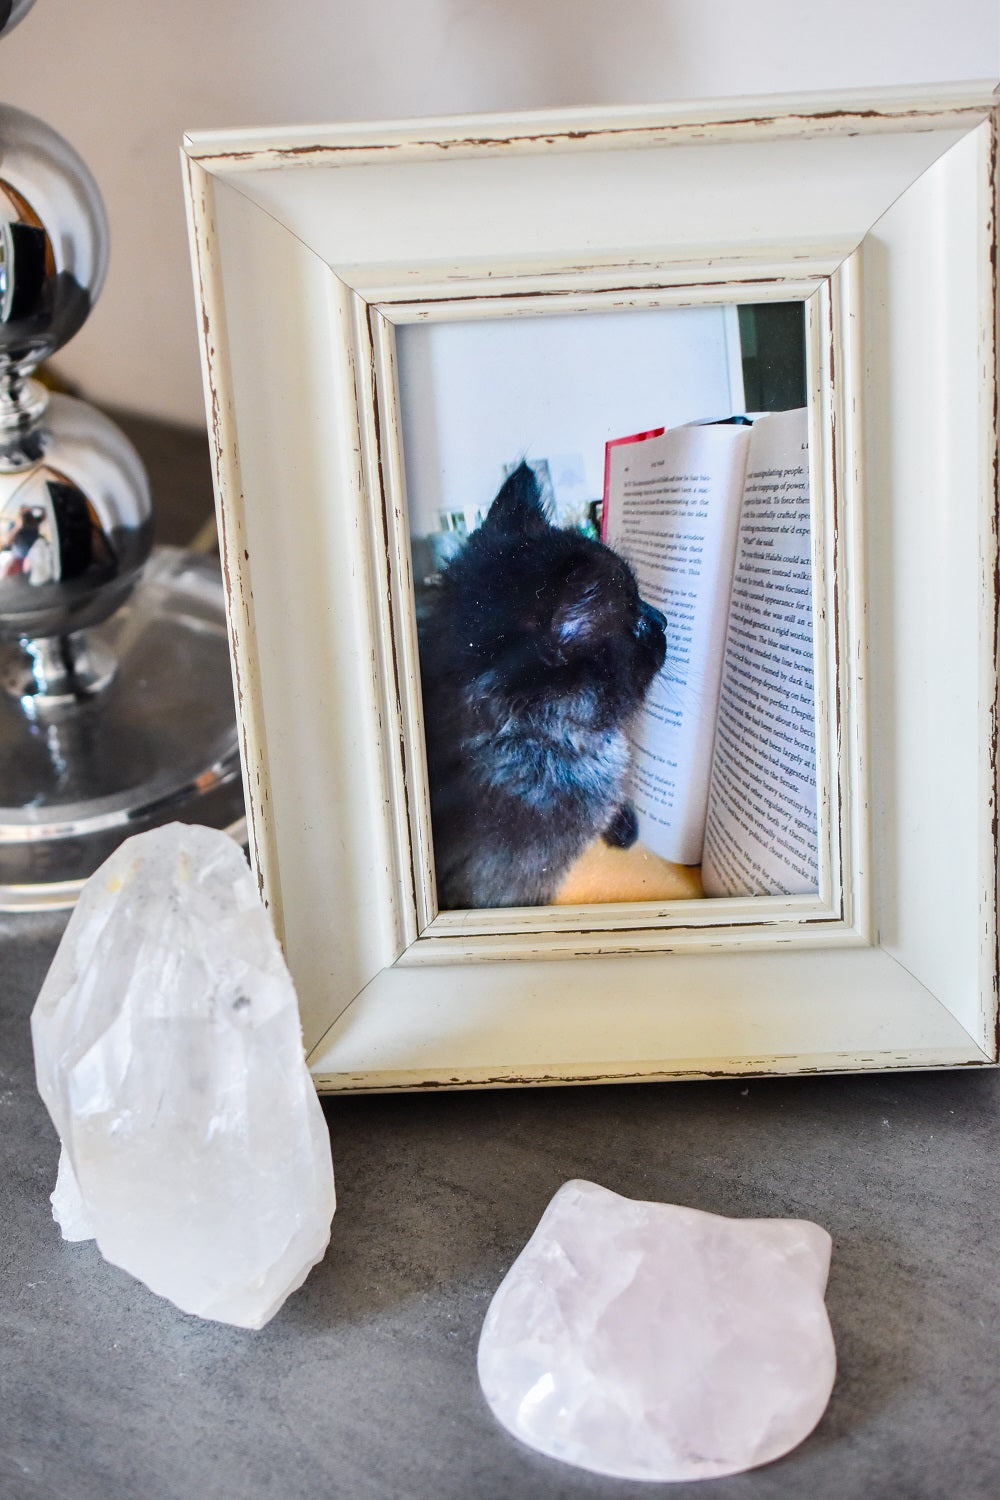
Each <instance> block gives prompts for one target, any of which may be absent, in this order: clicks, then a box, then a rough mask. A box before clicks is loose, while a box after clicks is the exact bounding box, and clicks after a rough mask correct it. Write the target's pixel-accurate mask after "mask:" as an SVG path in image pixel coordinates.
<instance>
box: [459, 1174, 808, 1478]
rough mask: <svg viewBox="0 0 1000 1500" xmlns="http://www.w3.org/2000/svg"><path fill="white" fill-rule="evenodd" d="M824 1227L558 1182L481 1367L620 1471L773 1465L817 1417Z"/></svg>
mask: <svg viewBox="0 0 1000 1500" xmlns="http://www.w3.org/2000/svg"><path fill="white" fill-rule="evenodd" d="M830 1249H831V1245H830V1236H829V1235H828V1234H827V1232H826V1230H825V1229H821V1228H820V1227H819V1225H817V1224H811V1223H808V1222H806V1221H802V1220H793V1219H788V1220H784V1219H726V1218H721V1217H719V1216H717V1215H715V1214H709V1213H703V1212H701V1211H700V1210H698V1209H692V1208H679V1207H675V1206H673V1205H671V1204H665V1203H642V1202H636V1201H634V1200H632V1199H630V1198H623V1197H620V1196H619V1195H618V1194H617V1193H612V1192H609V1191H608V1190H607V1189H606V1188H602V1187H598V1186H597V1185H596V1184H595V1183H591V1182H579V1181H577V1182H567V1183H565V1184H564V1185H563V1187H561V1188H560V1189H559V1191H558V1192H557V1193H556V1194H555V1196H554V1197H553V1199H552V1201H551V1203H550V1204H549V1206H548V1208H547V1209H546V1211H545V1213H544V1214H543V1216H542V1218H541V1221H540V1222H539V1225H538V1228H537V1229H536V1230H535V1233H534V1234H533V1235H532V1237H531V1239H530V1240H529V1241H528V1244H527V1245H526V1246H525V1248H524V1250H523V1251H522V1252H521V1254H520V1256H519V1257H518V1259H517V1260H516V1261H515V1263H514V1265H513V1267H512V1268H511V1270H510V1272H509V1273H508V1275H507V1276H506V1278H505V1279H504V1281H503V1282H502V1283H501V1285H500V1287H499V1289H498V1291H497V1293H496V1295H495V1296H494V1298H493V1301H492V1303H491V1304H490V1308H489V1311H488V1313H487V1315H486V1321H485V1323H484V1325H483V1331H482V1335H481V1338H480V1343H479V1379H480V1384H481V1385H482V1388H483V1393H484V1395H485V1397H486V1400H487V1402H488V1403H489V1405H490V1408H491V1409H492V1411H493V1413H494V1415H495V1416H496V1417H497V1418H498V1420H499V1421H500V1422H502V1423H503V1425H504V1426H505V1427H506V1428H508V1429H509V1430H510V1431H511V1432H512V1433H513V1434H514V1436H515V1437H518V1438H520V1439H521V1441H522V1442H524V1443H527V1444H529V1445H530V1446H531V1447H533V1448H536V1449H538V1450H539V1451H540V1452H542V1453H546V1454H548V1455H549V1456H550V1457H552V1458H559V1459H563V1460H564V1461H565V1462H567V1463H572V1464H577V1465H579V1466H580V1467H581V1468H584V1469H591V1470H593V1471H595V1472H596V1473H599V1474H608V1475H613V1476H615V1477H617V1478H622V1479H649V1480H658V1481H661V1482H664V1481H669V1480H686V1479H708V1478H717V1477H719V1476H721V1475H725V1474H735V1473H739V1472H740V1471H741V1470H744V1469H749V1468H753V1467H755V1466H756V1465H758V1464H763V1463H768V1462H769V1461H771V1460H772V1459H776V1458H779V1457H780V1456H781V1455H782V1454H784V1453H787V1452H788V1451H789V1449H791V1448H794V1447H795V1446H796V1444H798V1443H800V1442H801V1441H802V1439H803V1438H804V1437H806V1436H807V1435H808V1434H809V1433H810V1432H811V1431H812V1429H813V1428H814V1427H815V1425H816V1423H817V1422H818V1421H819V1419H820V1417H821V1416H822V1414H823V1412H824V1410H825V1409H826V1405H827V1402H828V1401H829V1399H830V1392H831V1390H832V1388H833V1381H834V1376H835V1373H836V1354H835V1350H834V1344H833V1335H832V1333H831V1331H830V1323H829V1319H828V1318H827V1314H826V1307H825V1304H824V1300H823V1298H824V1292H825V1289H826V1281H827V1275H828V1272H829V1266H830Z"/></svg>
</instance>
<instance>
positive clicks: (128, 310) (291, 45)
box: [0, 0, 1000, 422]
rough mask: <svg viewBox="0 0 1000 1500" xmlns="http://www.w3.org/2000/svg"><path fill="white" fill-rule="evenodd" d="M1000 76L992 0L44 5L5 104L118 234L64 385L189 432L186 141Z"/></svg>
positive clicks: (65, 362)
mask: <svg viewBox="0 0 1000 1500" xmlns="http://www.w3.org/2000/svg"><path fill="white" fill-rule="evenodd" d="M997 76H1000V6H998V4H997V0H882V3H881V4H875V3H873V0H839V3H837V4H835V5H826V4H819V3H813V4H809V3H803V0H756V3H754V4H739V3H737V0H617V3H616V4H614V5H612V4H611V3H610V0H481V3H479V4H474V3H471V0H280V3H277V4H276V3H274V0H266V3H265V0H170V3H165V0H87V3H86V4H80V0H36V4H35V7H34V9H33V10H32V11H31V12H30V13H29V14H28V16H27V18H26V19H25V20H24V21H23V22H22V23H21V25H20V26H19V27H18V28H17V30H15V31H14V32H13V33H12V35H11V36H9V37H8V38H7V39H6V40H5V41H4V42H3V44H2V45H0V98H3V99H5V100H7V101H9V102H10V103H12V104H16V105H19V106H21V107H22V108H24V109H28V110H31V111H32V112H33V113H34V114H37V115H40V116H41V117H42V118H43V119H45V120H46V121H48V123H49V124H51V125H52V126H54V127H55V129H56V130H58V131H60V132H61V133H62V134H63V135H65V136H66V137H67V139H68V140H69V141H70V142H71V143H72V144H73V145H74V146H75V147H76V149H77V150H78V151H79V152H80V154H81V155H82V156H83V157H84V159H85V160H86V161H87V162H88V164H89V166H90V167H91V169H92V171H93V172H94V174H95V175H96V177H97V180H98V182H99V183H100V185H101V189H102V191H103V193H104V196H105V201H106V203H107V206H108V212H109V217H110V221H111V269H110V272H109V276H108V281H107V285H106V287H105V291H104V294H103V296H102V298H101V301H100V303H99V304H98V307H97V310H96V311H95V313H94V315H93V316H92V317H91V319H90V320H89V322H88V323H87V325H86V328H85V329H84V330H83V332H82V333H81V334H80V335H79V336H78V337H77V338H76V339H75V340H74V341H73V343H72V344H71V345H70V347H69V348H68V349H67V350H65V351H63V353H62V354H61V355H60V356H59V358H58V360H57V361H56V368H57V369H58V370H59V371H60V373H62V374H63V375H65V376H66V377H67V378H68V379H70V380H72V381H73V382H75V383H77V384H78V385H79V386H80V387H81V389H82V391H83V393H84V394H86V395H87V396H88V397H90V398H91V399H92V400H95V401H98V402H104V403H108V404H112V405H116V406H119V407H126V408H131V409H133V410H139V411H143V412H147V413H150V414H153V415H157V416H162V417H170V418H175V419H177V420H182V421H189V422H203V421H204V407H203V399H202V391H201V377H200V372H199V366H198V356H197V343H196V334H195V318H194V304H193V297H192V292H191V282H190V271H189V265H188V251H187V237H186V229H185V221H184V208H183V200H182V196H181V186H180V184H181V178H180V169H179V165H178V148H179V143H180V140H181V136H182V133H183V131H184V130H186V129H201V128H209V127H215V126H230V125H231V126H238V125H266V124H279V123H292V122H309V121H321V120H324V121H333V120H351V119H386V118H392V117H396V116H408V115H419V114H451V113H457V112H462V111H472V110H477V111H478V110H504V109H520V108H534V107H540V106H546V105H577V104H580V105H584V104H614V103H649V102H655V101H658V100H674V99H705V98H712V97H723V96H726V95H733V94H747V93H755V94H761V93H777V92H791V91H801V90H813V89H838V88H857V87H879V86H888V85H896V84H921V83H926V82H932V81H957V80H962V79H995V78H996V77H997Z"/></svg>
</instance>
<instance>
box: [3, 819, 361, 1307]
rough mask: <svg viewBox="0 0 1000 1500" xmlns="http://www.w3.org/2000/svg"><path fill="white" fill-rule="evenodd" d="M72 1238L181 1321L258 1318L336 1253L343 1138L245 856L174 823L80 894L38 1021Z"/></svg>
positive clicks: (120, 853) (224, 840) (39, 1059)
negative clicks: (329, 1112)
mask: <svg viewBox="0 0 1000 1500" xmlns="http://www.w3.org/2000/svg"><path fill="white" fill-rule="evenodd" d="M31 1026H32V1038H33V1042H34V1048H35V1066H36V1074H37V1079H38V1087H39V1091H40V1092H41V1095H42V1098H43V1099H44V1100H45V1103H46V1105H47V1107H48V1110H49V1113H50V1115H51V1116H52V1119H53V1121H54V1123H55V1126H56V1129H57V1130H58V1132H59V1136H60V1139H61V1141H62V1146H63V1153H64V1157H65V1160H64V1162H62V1163H61V1165H60V1173H59V1181H58V1183H57V1187H56V1192H55V1193H54V1194H53V1206H54V1213H55V1216H56V1218H57V1220H58V1221H59V1223H60V1224H61V1226H62V1228H63V1234H64V1236H65V1237H66V1238H83V1237H85V1236H86V1235H87V1233H88V1229H89V1233H90V1234H92V1235H93V1236H94V1238H95V1239H96V1240H97V1245H98V1248H99V1249H100V1251H101V1253H102V1254H103V1255H104V1256H105V1257H106V1258H107V1259H108V1260H109V1261H112V1262H113V1263H114V1264H115V1265H118V1266H121V1267H122V1268H123V1269H124V1270H126V1271H129V1272H130V1273H131V1274H132V1275H133V1276H137V1277H138V1278H139V1279H140V1280H142V1281H144V1282H145V1283H146V1284H147V1285H148V1286H149V1287H151V1288H152V1290H153V1291H155V1292H158V1293H159V1294H160V1295H161V1296H164V1297H168V1298H169V1299H170V1300H171V1301H172V1302H175V1303H176V1304H177V1306H178V1307H180V1308H182V1309H183V1310H184V1311H185V1312H191V1313H197V1314H198V1315H199V1316H201V1317H206V1318H217V1319H219V1320H221V1321H223V1322H227V1323H235V1324H237V1325H239V1326H241V1327H246V1328H259V1327H261V1326H262V1325H263V1324H264V1323H266V1322H267V1320H268V1319H269V1318H270V1317H272V1316H273V1314H274V1313H275V1312H277V1310H278V1308H279V1307H280V1306H281V1304H282V1303H283V1302H284V1300H285V1298H286V1297H287V1296H288V1295H289V1293H290V1292H292V1291H294V1290H295V1288H296V1287H298V1286H300V1285H301V1284H302V1282H303V1281H304V1280H305V1278H306V1276H307V1275H308V1273H309V1271H310V1269H311V1268H312V1267H313V1266H314V1265H315V1264H316V1263H317V1262H318V1261H319V1260H321V1259H322V1257H323V1254H324V1253H325V1250H326V1247H327V1244H328V1243H329V1239H330V1224H331V1220H332V1217H333V1211H334V1206H335V1198H334V1187H333V1166H332V1161H331V1155H330V1139H329V1133H328V1131H327V1128H326V1122H325V1120H324V1117H323V1111H322V1108H321V1106H320V1103H319V1100H318V1098H317V1097H316V1093H315V1089H314V1087H313V1083H312V1080H311V1078H310V1076H309V1072H308V1070H307V1068H306V1065H305V1061H304V1058H303V1052H302V1034H301V1029H300V1024H299V1015H298V1007H297V1003H296V997H295V991H294V988H293V986H292V981H291V978H290V976H289V974H288V970H287V968H286V967H285V962H284V959H283V957H282V954H281V950H280V948H279V946H278V943H277V941H276V939H275V936H274V933H273V931H272V928H271V924H270V921H269V919H268V916H267V913H266V911H265V910H264V908H263V906H262V904H261V902H260V898H259V896H258V894H257V889H256V886H255V883H254V881H253V878H252V876H251V874H250V871H249V869H248V867H247V864H246V861H245V859H244V858H243V854H242V851H241V850H240V848H239V846H238V845H237V844H235V843H234V842H233V841H232V840H231V839H230V838H228V837H227V836H226V835H225V834H223V833H220V832H218V831H217V830H214V829H209V828H202V827H199V826H195V825H189V824H180V823H173V824H168V825H167V826H166V827H163V828H158V829H155V830H153V831H152V832H149V833H144V834H140V835H138V836H137V837H135V838H132V839H128V840H127V841H126V842H125V843H124V844H122V845H121V847H120V848H119V849H118V850H116V852H115V853H114V854H113V855H112V856H111V858H110V859H108V860H107V861H106V862H105V864H103V865H102V866H101V868H100V869H99V870H97V871H96V873H95V874H94V875H93V876H92V877H91V878H90V880H89V881H88V882H87V884H86V886H85V887H84V890H83V893H82V895H81V897H80V900H79V902H78V904H77V907H76V909H75V911H74V913H73V916H72V917H71V919H70V922H69V925H68V926H67V929H66V932H65V935H64V937H63V940H62V943H61V944H60V946H59V950H58V952H57V953H56V956H55V959H54V960H53V963H52V967H51V969H50V970H49V973H48V976H47V977H46V980H45V983H44V985H43V986H42V991H41V994H40V995H39V997H38V1001H37V1003H36V1005H35V1009H34V1012H33V1014H32V1018H31Z"/></svg>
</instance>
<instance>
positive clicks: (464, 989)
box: [184, 86, 998, 1090]
mask: <svg viewBox="0 0 1000 1500" xmlns="http://www.w3.org/2000/svg"><path fill="white" fill-rule="evenodd" d="M996 104H997V101H996V98H995V97H994V95H993V94H992V93H991V91H990V89H989V87H988V86H983V87H980V88H976V87H970V86H961V87H955V86H944V87H941V88H939V89H936V90H934V91H933V92H926V93H924V94H922V95H919V96H913V95H912V94H905V95H903V94H899V93H892V94H887V95H860V96H857V97H854V98H850V99H843V98H830V97H827V96H812V97H809V98H794V99H770V100H750V101H728V102H723V103H719V104H714V105H699V106H692V105H687V106H676V107H663V108H658V109H638V108H631V109H624V110H617V111H611V110H601V111H559V112H552V113H544V114H535V115H511V116H503V117H500V116H488V117H477V118H462V119H458V118H456V119H449V120H434V121H417V122H406V123H394V124H381V125H380V124H367V125H356V126H349V125H335V126H329V127H323V128H315V129H306V128H300V127H295V128H291V129H285V130H273V131H269V132H257V131H230V132H226V133H223V134H217V133H215V134H211V135H208V134H198V135H192V136H190V137H188V138H187V140H186V143H185V154H184V164H185V173H186V182H187V195H188V207H189V216H190V226H191V243H192V256H193V265H194V273H195V280H196V291H197V297H198V302H199V310H200V320H201V328H202V352H203V364H204V375H205V383H206V391H207V401H208V411H209V421H210V430H211V436H212V440H213V447H214V455H215V472H216V487H217V502H218V513H219V525H220V539H221V548H222V556H223V567H224V573H225V579H226V588H227V595H228V601H229V618H230V627H231V639H232V655H233V668H234V674H235V680H236V690H237V701H238V707H239V715H240V725H241V736H242V750H243V761H244V775H245V783H246V792H247V803H248V815H249V824H250V828H251V845H252V857H253V861H254V864H255V868H256V870H257V872H258V878H259V882H260V887H261V892H262V895H263V898H264V900H265V901H266V903H267V905H268V907H269V909H270V911H271V914H272V916H273V919H274V922H275V925H276V927H277V930H278V933H279V936H280V937H281V939H282V942H283V944H284V948H285V952H286V955H287V958H288V962H289V965H290V967H291V970H292V974H293V977H294V979H295V982H296V985H297V988H298V993H299V999H300V1005H301V1010H302V1021H303V1030H304V1036H305V1041H306V1046H307V1049H308V1053H309V1057H310V1065H311V1067H312V1069H313V1072H314V1076H315V1077H316V1081H317V1085H318V1087H320V1088H321V1089H325V1090H340V1089H395V1088H404V1089H406V1088H420V1087H458V1086H504V1085H513V1084H523V1083H556V1082H590V1081H613V1080H627V1079H650V1078H668V1077H669V1078H678V1077H706V1076H720V1075H741V1074H760V1073H793V1072H802V1071H810V1072H817V1071H844V1070H853V1069H865V1068H874V1069H884V1068H899V1067H903V1068H921V1067H938V1066H972V1065H983V1064H988V1063H995V1062H996V1061H997V1045H998V1043H997V1037H998V988H997V980H998V948H997V877H998V853H997V821H996V812H997V748H996V729H997V708H998V699H997V693H998V684H997V646H998V626H997V620H998V612H997V605H998V545H997V407H996V392H997V295H996V203H997V166H996Z"/></svg>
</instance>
